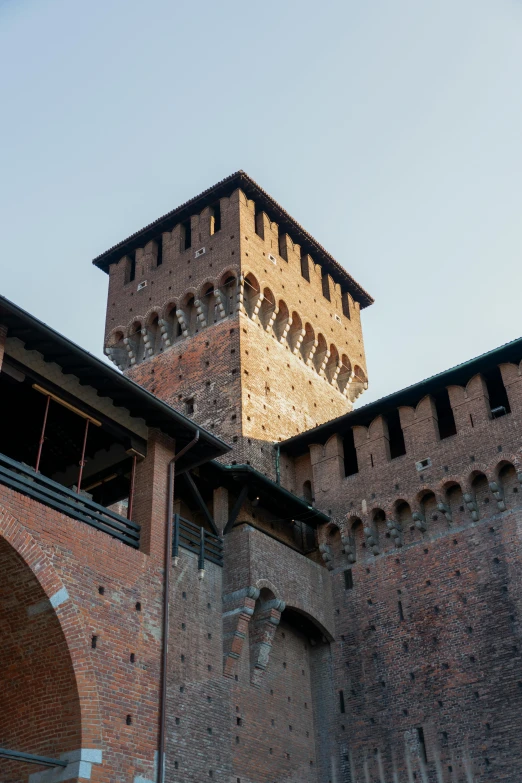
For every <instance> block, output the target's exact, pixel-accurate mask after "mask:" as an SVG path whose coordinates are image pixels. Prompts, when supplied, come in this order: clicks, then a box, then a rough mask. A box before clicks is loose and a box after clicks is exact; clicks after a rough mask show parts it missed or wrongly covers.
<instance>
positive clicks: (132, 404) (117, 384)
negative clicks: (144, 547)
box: [0, 296, 230, 470]
mask: <svg viewBox="0 0 522 783" xmlns="http://www.w3.org/2000/svg"><path fill="white" fill-rule="evenodd" d="M0 323H2V324H5V326H7V335H8V337H17V338H18V339H19V340H20V341H21V342H23V343H24V344H25V347H26V348H27V349H28V350H32V351H38V352H39V353H40V354H42V356H43V358H44V360H45V361H46V362H55V363H56V364H57V365H58V366H59V367H61V369H62V371H63V373H64V374H65V375H74V376H75V377H76V378H78V380H79V382H80V384H82V385H85V386H90V387H92V388H94V389H96V391H97V393H98V395H99V396H100V397H108V398H109V399H111V400H112V401H113V403H114V405H116V406H121V407H123V408H125V409H126V410H128V411H129V413H130V415H131V416H133V417H136V418H140V419H143V420H144V421H145V423H146V424H147V426H148V427H153V428H156V429H158V430H160V431H161V432H164V433H165V434H167V435H169V436H170V437H172V438H174V439H175V440H176V448H177V450H178V451H179V450H181V449H182V448H183V446H185V445H186V444H188V443H189V442H190V441H191V440H193V438H194V437H195V434H196V432H197V431H198V430H199V433H200V434H199V440H198V442H197V444H196V445H195V446H194V447H193V448H192V449H190V451H188V452H187V454H186V456H185V457H182V458H181V459H180V461H179V462H178V463H177V470H188V469H189V468H194V467H197V466H198V465H201V464H203V463H205V462H208V460H210V459H213V458H214V457H218V456H221V455H222V454H226V453H227V452H228V451H230V446H228V445H227V444H226V443H225V442H224V441H222V440H220V439H219V438H216V437H215V435H212V434H211V433H210V432H207V431H206V430H204V429H202V428H201V427H198V425H197V424H195V423H194V422H193V421H191V420H190V419H188V418H187V417H186V416H183V414H182V413H179V412H178V411H176V410H174V408H171V407H170V406H169V405H167V404H166V403H164V402H162V401H161V400H159V399H158V398H157V397H155V396H154V395H153V394H151V393H150V392H148V391H146V390H145V389H143V388H142V387H141V386H139V385H138V384H137V383H134V381H131V380H130V379H129V378H126V377H125V376H124V375H122V374H121V373H120V372H118V370H115V369H113V368H112V367H110V366H109V365H108V364H106V363H105V362H103V361H101V360H100V359H98V358H96V357H95V356H93V355H92V354H90V353H89V352H88V351H85V350H84V349H83V348H80V347H79V346H78V345H76V344H75V343H73V342H71V340H68V339H67V338H66V337H64V336H63V335H61V334H59V332H56V331H55V330H54V329H51V327H49V326H47V324H44V323H43V322H42V321H39V320H38V319H37V318H35V317H34V316H33V315H30V314H29V313H27V312H26V311H25V310H23V309H22V308H21V307H18V306H17V305H15V304H14V303H13V302H11V301H9V299H6V298H5V297H3V296H0Z"/></svg>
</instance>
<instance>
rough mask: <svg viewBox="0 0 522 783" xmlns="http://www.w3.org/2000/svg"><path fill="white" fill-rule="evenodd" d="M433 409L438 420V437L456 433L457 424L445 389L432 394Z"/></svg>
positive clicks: (446, 436) (448, 436)
mask: <svg viewBox="0 0 522 783" xmlns="http://www.w3.org/2000/svg"><path fill="white" fill-rule="evenodd" d="M433 398H434V400H435V410H436V411H437V419H438V421H439V437H440V439H441V440H444V438H450V437H451V436H452V435H456V434H457V426H456V424H455V417H454V416H453V409H452V407H451V403H450V398H449V394H448V390H447V389H441V390H440V391H438V392H437V393H436V394H434V395H433Z"/></svg>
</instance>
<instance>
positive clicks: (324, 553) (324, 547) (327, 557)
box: [319, 544, 334, 571]
mask: <svg viewBox="0 0 522 783" xmlns="http://www.w3.org/2000/svg"><path fill="white" fill-rule="evenodd" d="M319 552H320V553H321V557H322V559H323V561H324V563H325V565H326V567H327V569H328V570H329V571H332V569H333V567H334V564H333V555H332V547H331V546H329V545H328V544H319Z"/></svg>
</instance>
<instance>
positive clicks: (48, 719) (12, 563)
mask: <svg viewBox="0 0 522 783" xmlns="http://www.w3.org/2000/svg"><path fill="white" fill-rule="evenodd" d="M0 617H1V623H0V650H1V655H0V747H1V748H3V749H7V750H15V751H19V752H23V753H30V754H33V755H36V756H45V757H48V758H52V759H59V758H60V756H61V754H63V753H65V752H66V751H69V750H77V749H79V748H81V720H80V704H79V698H78V690H77V686H76V678H75V675H74V671H73V667H72V662H71V658H70V655H69V650H68V647H67V642H66V640H65V637H64V635H63V632H62V629H61V626H60V623H59V621H58V618H57V616H56V613H55V611H54V609H53V608H52V606H51V604H50V602H49V600H48V598H47V596H46V594H45V592H44V591H43V589H42V587H41V586H40V584H39V582H38V580H37V579H36V577H35V575H34V574H33V572H32V571H31V569H30V568H29V567H28V566H27V565H26V563H25V562H24V561H23V560H22V558H21V557H20V556H19V555H18V554H17V553H16V552H15V550H14V549H13V548H12V547H11V546H10V545H9V544H8V543H7V542H6V541H5V539H3V538H0ZM45 768H46V767H44V766H40V765H38V764H28V763H26V762H20V761H16V760H12V759H6V758H1V757H0V780H1V781H2V783H25V781H27V780H28V779H29V775H30V774H33V773H35V772H38V771H40V770H42V771H43V770H44V769H45Z"/></svg>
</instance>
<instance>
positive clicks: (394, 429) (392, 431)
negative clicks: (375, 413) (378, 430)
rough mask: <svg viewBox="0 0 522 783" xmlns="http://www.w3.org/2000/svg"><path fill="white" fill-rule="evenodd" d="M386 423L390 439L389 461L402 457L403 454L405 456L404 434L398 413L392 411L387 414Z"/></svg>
mask: <svg viewBox="0 0 522 783" xmlns="http://www.w3.org/2000/svg"><path fill="white" fill-rule="evenodd" d="M386 421H387V423H388V435H389V438H390V457H391V459H395V458H396V457H402V455H403V454H406V445H405V443H404V433H403V431H402V427H401V419H400V416H399V411H398V410H394V411H391V413H387V414H386Z"/></svg>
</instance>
